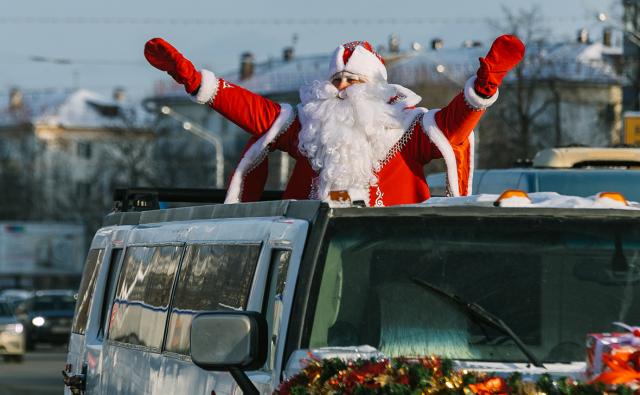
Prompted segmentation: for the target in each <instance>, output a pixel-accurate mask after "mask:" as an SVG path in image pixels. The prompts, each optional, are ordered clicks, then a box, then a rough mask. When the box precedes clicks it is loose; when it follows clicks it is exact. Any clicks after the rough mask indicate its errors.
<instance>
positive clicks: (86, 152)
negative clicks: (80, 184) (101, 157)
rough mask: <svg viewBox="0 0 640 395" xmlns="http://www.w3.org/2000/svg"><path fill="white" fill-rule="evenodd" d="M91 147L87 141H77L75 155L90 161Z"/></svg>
mask: <svg viewBox="0 0 640 395" xmlns="http://www.w3.org/2000/svg"><path fill="white" fill-rule="evenodd" d="M92 150H93V149H92V146H91V143H90V142H88V141H78V142H77V143H76V154H77V155H78V156H79V157H81V158H85V159H91V155H92Z"/></svg>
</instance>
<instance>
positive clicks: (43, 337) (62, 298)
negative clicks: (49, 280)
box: [16, 290, 76, 350]
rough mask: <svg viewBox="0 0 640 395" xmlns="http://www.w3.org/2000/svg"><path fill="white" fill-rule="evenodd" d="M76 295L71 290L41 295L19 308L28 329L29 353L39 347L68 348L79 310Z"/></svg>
mask: <svg viewBox="0 0 640 395" xmlns="http://www.w3.org/2000/svg"><path fill="white" fill-rule="evenodd" d="M75 304H76V299H75V293H74V292H73V291H70V290H47V291H37V292H35V293H34V294H33V296H32V297H31V298H29V299H27V300H25V301H24V302H22V303H21V304H20V305H18V307H17V308H16V315H17V317H18V318H19V319H20V321H21V322H22V324H23V325H24V330H25V335H26V341H27V349H28V350H33V349H34V348H35V346H36V345H37V344H40V343H48V344H54V345H60V344H65V343H67V342H68V341H69V334H70V333H71V322H72V321H73V313H74V310H75Z"/></svg>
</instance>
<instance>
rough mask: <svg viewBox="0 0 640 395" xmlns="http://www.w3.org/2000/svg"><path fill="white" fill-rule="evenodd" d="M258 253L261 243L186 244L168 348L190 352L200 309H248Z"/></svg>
mask: <svg viewBox="0 0 640 395" xmlns="http://www.w3.org/2000/svg"><path fill="white" fill-rule="evenodd" d="M259 256H260V244H207V245H191V246H189V247H187V251H186V253H185V258H184V260H183V263H182V267H181V268H180V275H179V276H178V282H177V284H176V289H175V293H174V298H173V302H172V307H171V315H170V318H169V329H168V332H167V341H166V344H165V350H167V351H169V352H173V353H177V354H184V355H188V354H189V345H190V342H189V336H190V332H191V321H192V320H193V317H194V316H195V315H196V314H198V313H199V312H202V311H216V310H244V309H246V308H247V301H248V299H249V291H250V289H251V284H252V283H253V276H254V274H255V270H256V266H257V264H258V258H259Z"/></svg>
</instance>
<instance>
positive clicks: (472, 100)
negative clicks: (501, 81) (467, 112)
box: [464, 76, 500, 110]
mask: <svg viewBox="0 0 640 395" xmlns="http://www.w3.org/2000/svg"><path fill="white" fill-rule="evenodd" d="M475 82H476V77H475V76H474V77H471V78H469V79H468V80H467V83H466V84H464V101H465V102H467V104H468V105H469V106H470V107H471V108H473V109H475V110H485V109H487V108H488V107H490V106H491V105H492V104H493V103H495V102H496V100H498V95H499V93H500V91H496V94H495V95H493V96H491V97H490V98H488V99H485V98H484V97H480V95H478V94H477V93H476V90H475V89H473V84H474V83H475Z"/></svg>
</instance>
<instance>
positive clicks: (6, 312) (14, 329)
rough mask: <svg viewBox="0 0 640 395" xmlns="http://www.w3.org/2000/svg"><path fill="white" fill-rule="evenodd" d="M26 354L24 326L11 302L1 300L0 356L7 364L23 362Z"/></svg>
mask: <svg viewBox="0 0 640 395" xmlns="http://www.w3.org/2000/svg"><path fill="white" fill-rule="evenodd" d="M24 353H25V337H24V326H23V325H22V323H20V321H19V320H18V318H16V316H15V314H14V309H13V305H12V304H11V302H10V301H8V300H4V299H0V355H2V358H3V359H4V361H5V362H22V360H23V358H24Z"/></svg>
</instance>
